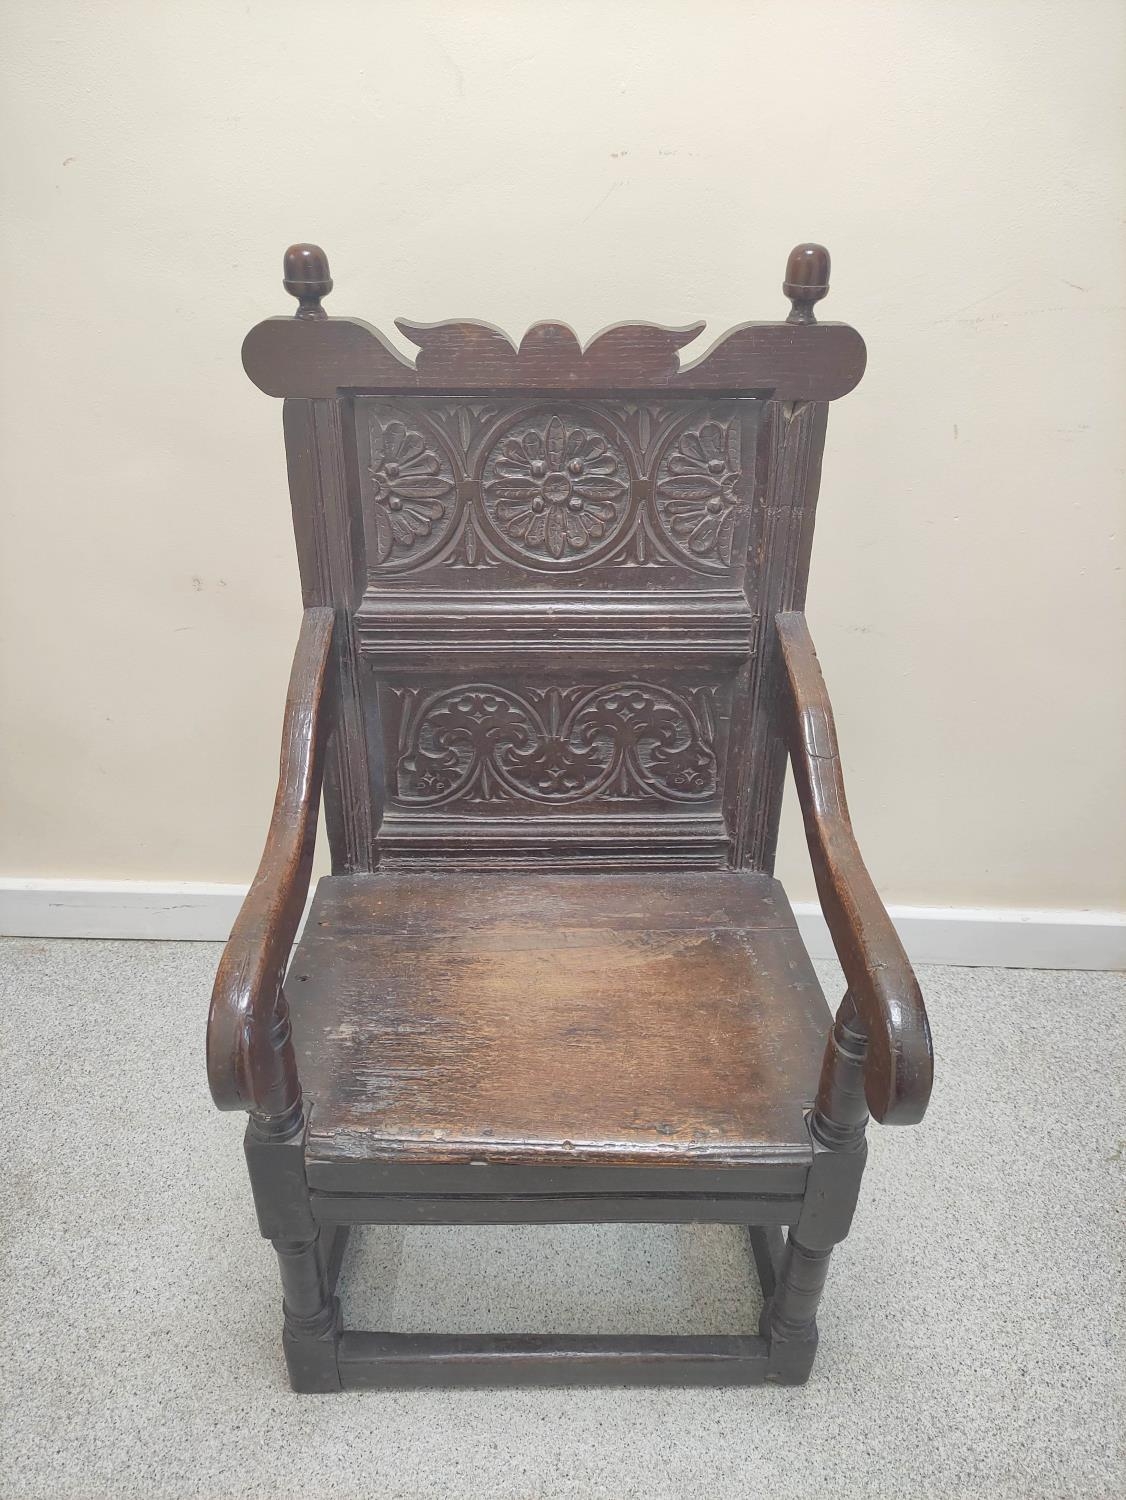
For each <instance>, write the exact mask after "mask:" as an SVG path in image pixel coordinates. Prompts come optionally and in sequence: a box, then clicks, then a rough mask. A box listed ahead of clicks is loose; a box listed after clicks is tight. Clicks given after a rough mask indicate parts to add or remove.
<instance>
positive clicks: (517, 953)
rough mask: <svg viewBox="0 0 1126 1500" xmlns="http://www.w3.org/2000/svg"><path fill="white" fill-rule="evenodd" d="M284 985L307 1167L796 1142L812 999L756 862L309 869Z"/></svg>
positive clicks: (816, 1035) (719, 1152)
mask: <svg viewBox="0 0 1126 1500" xmlns="http://www.w3.org/2000/svg"><path fill="white" fill-rule="evenodd" d="M286 990H287V994H288V996H289V1003H290V1010H291V1015H292V1023H293V1034H294V1046H295V1048H296V1052H297V1058H298V1065H299V1068H300V1073H301V1079H302V1085H303V1088H304V1091H305V1094H306V1097H307V1098H308V1100H309V1101H310V1102H311V1104H312V1121H311V1125H310V1129H309V1135H308V1141H307V1156H308V1160H309V1163H310V1166H311V1170H312V1176H313V1179H314V1180H317V1181H323V1180H324V1179H323V1177H318V1176H317V1170H316V1167H313V1165H312V1164H314V1163H315V1164H317V1166H319V1165H320V1164H322V1163H331V1162H338V1163H339V1162H346V1161H348V1160H351V1159H355V1158H357V1157H359V1158H361V1159H363V1160H364V1161H365V1162H369V1163H374V1162H380V1161H383V1162H388V1163H395V1162H398V1163H407V1162H412V1163H415V1164H418V1165H420V1166H422V1165H425V1164H438V1163H446V1164H451V1163H458V1164H461V1165H463V1166H465V1167H466V1168H470V1167H472V1166H473V1164H474V1163H511V1164H517V1165H519V1164H523V1165H541V1166H549V1165H551V1164H553V1163H554V1164H555V1165H557V1166H568V1167H570V1168H572V1169H574V1168H578V1167H579V1166H590V1167H608V1166H617V1167H620V1168H626V1167H631V1166H635V1167H646V1166H656V1165H665V1166H667V1167H669V1168H680V1167H684V1166H686V1165H691V1164H693V1163H695V1164H698V1165H700V1166H706V1165H708V1164H709V1163H715V1162H719V1163H721V1164H723V1165H726V1166H733V1165H736V1164H738V1163H740V1162H747V1163H748V1164H755V1163H762V1162H764V1161H766V1160H768V1159H770V1158H773V1159H774V1160H776V1161H778V1162H779V1163H780V1164H784V1163H785V1162H786V1161H787V1160H788V1161H789V1162H790V1163H794V1162H804V1161H808V1159H809V1138H808V1133H807V1131H806V1127H805V1120H804V1114H805V1111H806V1110H807V1109H808V1108H809V1106H810V1105H811V1104H812V1102H813V1099H814V1095H815V1093H816V1089H817V1078H818V1073H819V1068H820V1062H821V1054H822V1052H823V1050H824V1044H825V1033H826V1029H827V1026H828V1023H829V1016H828V1013H827V1011H826V1007H825V1002H824V999H823V997H822V995H821V991H820V989H819V987H818V985H817V981H816V978H815V977H814V975H813V972H812V970H811V968H810V965H809V962H808V959H807V958H806V955H805V951H804V949H803V947H802V945H801V940H800V938H799V937H798V933H797V928H796V926H795V925H794V920H793V916H792V913H791V912H790V908H789V905H788V903H787V902H786V899H785V896H784V895H783V894H782V891H781V887H780V886H778V884H777V883H776V882H774V881H772V880H769V879H768V878H766V877H765V876H761V875H754V874H749V873H746V874H735V873H733V872H726V873H724V872H717V873H715V874H710V875H705V874H695V875H691V874H684V875H625V874H622V875H603V876H590V877H587V876H582V875H566V874H560V875H541V876H538V877H536V878H535V879H529V878H527V877H519V876H512V875H500V874H498V875H484V874H479V875H470V874H465V875H462V874H453V873H447V874H443V875H414V874H392V873H391V872H388V873H386V874H380V875H374V876H369V877H364V876H355V877H352V878H350V879H335V878H334V879H328V880H324V881H322V882H321V883H320V885H319V887H318V890H317V895H316V898H315V900H314V903H313V908H312V912H311V914H310V917H309V921H308V924H307V926H306V928H305V933H304V936H303V937H302V940H301V943H300V945H299V946H298V949H297V952H296V954H295V955H294V961H293V965H292V967H291V970H290V975H289V979H288V981H287V985H286ZM471 1176H472V1172H469V1173H467V1177H471ZM574 1176H575V1180H574V1187H573V1189H572V1190H573V1191H576V1192H580V1191H582V1190H583V1183H582V1180H581V1177H580V1176H579V1175H578V1174H577V1173H575V1174H574ZM625 1186H626V1184H625V1183H623V1184H622V1188H623V1189H624V1188H625ZM658 1186H659V1184H658V1183H656V1182H654V1183H653V1184H652V1188H653V1189H654V1190H655V1189H656V1188H657V1187H658ZM483 1188H484V1184H483V1183H482V1184H481V1185H480V1188H479V1189H478V1190H479V1191H480V1190H482V1189H483ZM732 1190H738V1183H737V1182H733V1183H732Z"/></svg>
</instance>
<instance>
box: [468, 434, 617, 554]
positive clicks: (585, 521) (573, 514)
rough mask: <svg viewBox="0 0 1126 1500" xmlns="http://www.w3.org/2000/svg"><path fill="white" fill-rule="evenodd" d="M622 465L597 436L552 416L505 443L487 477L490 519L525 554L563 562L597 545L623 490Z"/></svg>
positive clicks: (613, 520) (612, 520)
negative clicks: (571, 553) (566, 557)
mask: <svg viewBox="0 0 1126 1500" xmlns="http://www.w3.org/2000/svg"><path fill="white" fill-rule="evenodd" d="M625 472H626V470H625V464H624V462H623V460H622V458H621V456H620V455H619V454H617V453H615V452H614V451H613V449H611V447H610V445H609V444H608V443H607V441H606V439H605V438H604V437H603V436H602V434H601V433H600V432H597V431H593V430H591V429H589V428H584V427H579V426H577V425H568V424H567V423H566V422H564V420H563V418H562V417H559V416H553V417H552V418H551V419H550V420H549V421H548V422H547V424H546V426H545V427H542V428H539V427H529V428H527V429H526V430H525V431H524V432H523V433H521V434H519V435H514V436H510V437H507V438H505V439H504V440H503V441H502V443H501V444H500V446H499V448H498V449H497V450H496V452H495V454H494V456H493V458H492V460H491V462H490V465H489V472H488V476H487V478H486V480H485V486H484V488H485V494H486V496H487V497H488V499H489V500H490V501H491V509H492V514H493V520H494V522H495V524H496V526H497V527H498V528H499V530H500V531H501V532H503V533H504V535H505V536H507V537H509V538H511V539H512V541H513V542H515V543H516V544H517V545H518V546H520V547H521V548H523V549H526V550H527V551H529V552H533V553H540V554H542V555H545V556H547V557H552V558H556V559H559V558H563V557H565V556H566V555H567V554H568V553H569V552H583V551H585V550H586V549H587V548H588V547H589V546H590V545H591V544H592V543H596V542H599V541H601V540H602V538H603V537H604V536H606V534H607V532H608V531H610V530H611V529H612V528H613V527H614V525H615V523H616V521H617V520H618V518H619V514H620V511H621V509H622V504H623V501H624V498H625V496H626V494H627V492H628V489H629V485H628V482H627V480H626V478H625Z"/></svg>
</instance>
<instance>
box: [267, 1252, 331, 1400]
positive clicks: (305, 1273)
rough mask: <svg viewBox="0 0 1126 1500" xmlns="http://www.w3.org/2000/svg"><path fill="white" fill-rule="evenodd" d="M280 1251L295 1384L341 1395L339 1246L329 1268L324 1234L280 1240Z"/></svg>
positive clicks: (286, 1345)
mask: <svg viewBox="0 0 1126 1500" xmlns="http://www.w3.org/2000/svg"><path fill="white" fill-rule="evenodd" d="M274 1249H275V1250H276V1251H277V1253H278V1267H279V1269H280V1271H281V1280H282V1288H283V1291H284V1294H285V1300H284V1303H283V1309H284V1315H285V1320H284V1323H283V1326H282V1348H283V1349H284V1351H285V1362H286V1366H287V1367H288V1369H289V1383H290V1385H291V1386H292V1387H293V1389H294V1390H295V1391H302V1392H313V1391H338V1390H339V1389H340V1368H339V1349H340V1333H341V1317H340V1303H339V1301H338V1299H337V1298H336V1297H335V1296H334V1295H333V1289H332V1281H334V1280H335V1274H336V1271H337V1270H338V1269H339V1257H338V1256H337V1255H336V1254H334V1253H333V1252H334V1251H335V1250H336V1244H335V1243H333V1244H330V1246H329V1249H328V1264H327V1265H326V1256H325V1246H324V1245H322V1242H321V1236H320V1235H319V1234H318V1235H317V1236H316V1237H315V1238H313V1239H311V1240H275V1241H274ZM330 1276H331V1280H330Z"/></svg>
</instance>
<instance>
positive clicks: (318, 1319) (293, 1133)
mask: <svg viewBox="0 0 1126 1500" xmlns="http://www.w3.org/2000/svg"><path fill="white" fill-rule="evenodd" d="M244 1150H245V1152H246V1164H247V1167H248V1169H249V1171H250V1182H251V1187H252V1189H253V1191H254V1202H255V1206H256V1208H257V1210H258V1227H259V1229H260V1230H261V1233H262V1235H263V1238H265V1239H268V1240H270V1241H271V1243H272V1244H273V1247H274V1249H275V1251H276V1252H277V1257H278V1269H279V1271H280V1273H281V1283H282V1347H283V1349H284V1351H285V1362H286V1367H287V1369H288V1371H289V1381H290V1384H291V1385H292V1387H293V1389H294V1390H295V1391H338V1390H339V1389H340V1371H339V1365H338V1352H339V1347H340V1333H341V1318H340V1304H339V1301H338V1300H337V1298H336V1296H335V1295H334V1293H335V1281H336V1272H337V1271H338V1270H339V1254H338V1253H334V1251H340V1250H342V1248H343V1239H342V1237H341V1236H340V1235H339V1234H337V1235H336V1236H335V1238H334V1237H333V1236H331V1235H330V1237H329V1245H328V1246H326V1244H325V1236H324V1234H323V1232H322V1230H321V1228H320V1226H319V1225H318V1223H317V1221H316V1220H315V1219H314V1217H313V1213H312V1207H311V1205H310V1202H309V1188H308V1184H307V1182H306V1180H305V1120H304V1116H302V1117H301V1119H300V1120H299V1121H298V1123H297V1125H296V1127H292V1126H290V1127H287V1128H286V1129H285V1130H284V1131H283V1130H281V1129H280V1128H279V1125H278V1120H277V1117H274V1118H264V1117H261V1116H258V1115H254V1114H252V1115H251V1116H250V1120H249V1122H248V1124H247V1128H246V1139H245V1141H244Z"/></svg>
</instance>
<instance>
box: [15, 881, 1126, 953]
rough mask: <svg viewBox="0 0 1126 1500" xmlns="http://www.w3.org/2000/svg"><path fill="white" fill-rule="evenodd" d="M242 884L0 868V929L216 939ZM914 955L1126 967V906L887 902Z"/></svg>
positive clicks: (808, 932)
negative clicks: (6, 874)
mask: <svg viewBox="0 0 1126 1500" xmlns="http://www.w3.org/2000/svg"><path fill="white" fill-rule="evenodd" d="M245 894H246V887H245V886H241V885H213V884H209V883H204V882H196V881H126V880H18V879H13V878H0V936H5V937H37V938H154V939H160V940H163V941H166V942H167V941H179V942H184V941H187V942H222V941H223V940H224V939H225V938H226V936H227V934H228V932H229V931H230V928H231V923H232V922H233V921H234V918H235V913H236V912H237V911H238V909H239V904H240V903H241V901H242V898H243V896H244V895H245ZM794 910H795V912H796V913H797V918H798V926H799V927H800V929H801V933H802V937H803V938H804V939H805V942H806V945H807V947H808V948H809V951H810V953H811V954H812V955H813V957H814V958H832V956H833V945H832V943H831V942H830V941H829V934H828V931H827V929H826V927H825V922H824V919H823V918H822V916H821V913H820V911H819V909H818V908H817V906H816V905H815V904H814V903H813V902H808V901H799V902H796V903H795V906H794ZM889 910H890V912H891V916H892V920H893V921H894V922H895V925H896V927H897V928H898V930H899V935H900V937H901V938H902V939H903V945H904V947H905V948H906V949H907V952H908V954H909V955H910V957H911V959H912V961H913V962H914V963H918V964H954V965H960V966H965V967H970V968H980V967H983V966H989V967H996V968H1004V969H1126V912H1113V911H1081V910H1074V911H1071V910H1061V911H1037V910H1032V909H1030V908H1022V907H1000V908H986V907H953V906H892V907H890V908H889Z"/></svg>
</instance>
